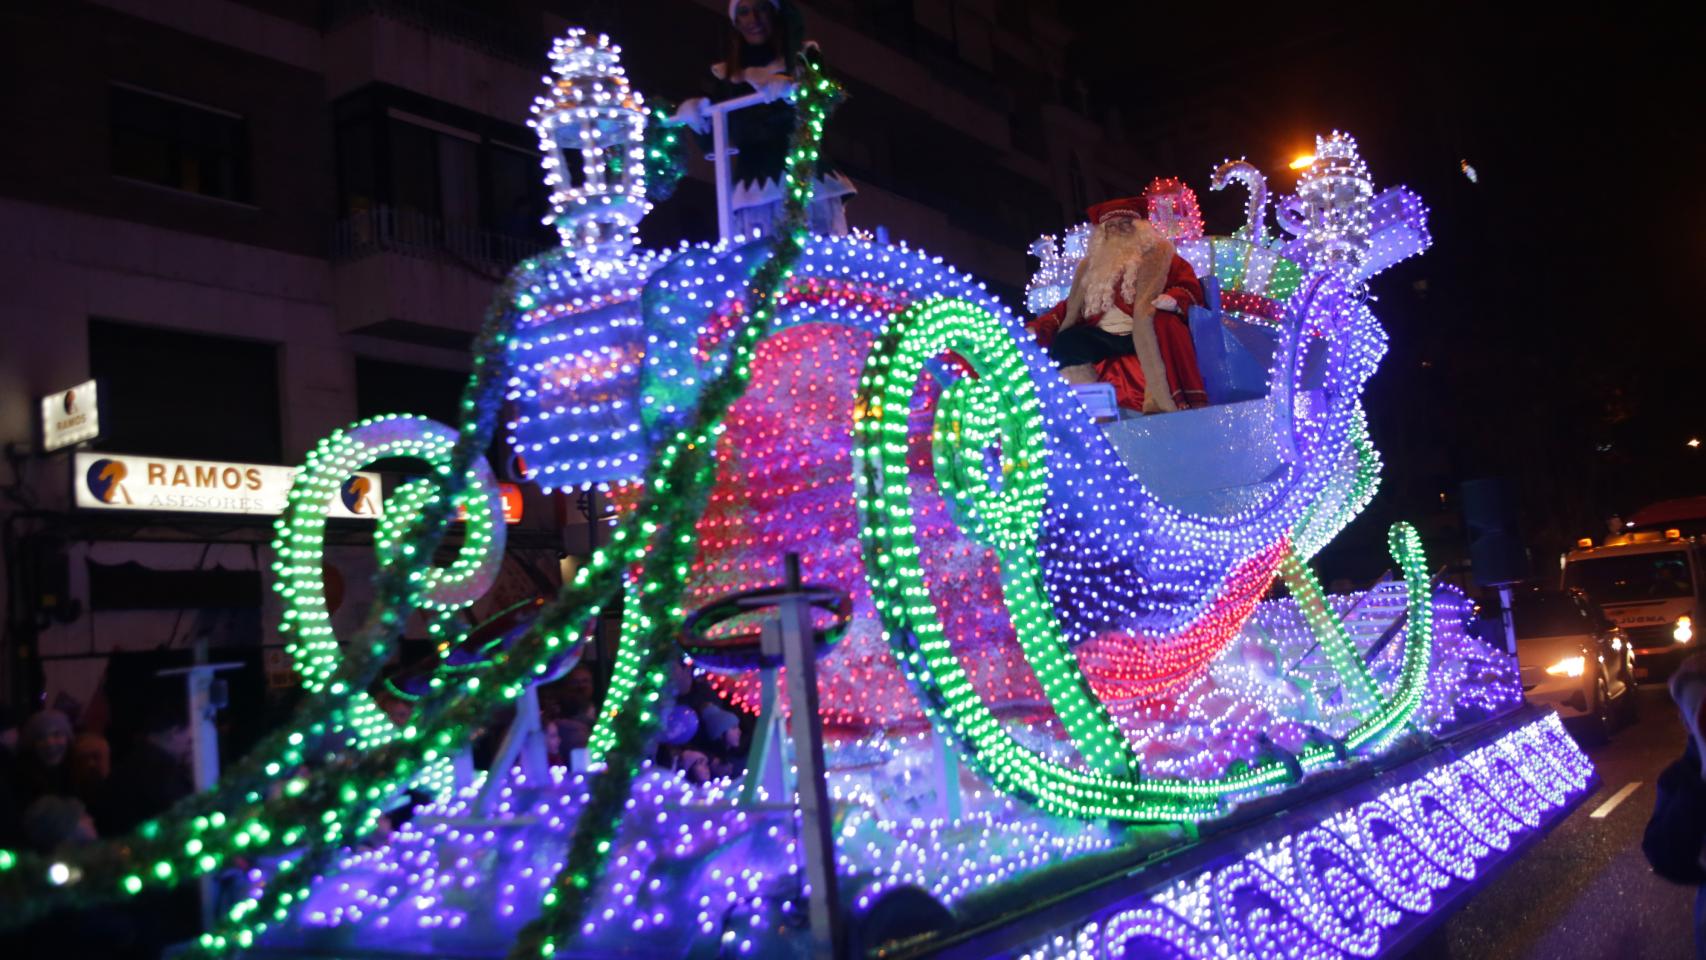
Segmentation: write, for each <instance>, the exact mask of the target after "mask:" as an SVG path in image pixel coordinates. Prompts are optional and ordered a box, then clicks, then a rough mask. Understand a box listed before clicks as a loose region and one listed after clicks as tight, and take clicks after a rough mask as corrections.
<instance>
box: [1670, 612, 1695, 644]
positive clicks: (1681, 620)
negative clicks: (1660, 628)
mask: <svg viewBox="0 0 1706 960" xmlns="http://www.w3.org/2000/svg"><path fill="white" fill-rule="evenodd" d="M1670 635H1671V639H1673V640H1675V641H1676V642H1677V643H1687V642H1688V641H1690V640H1693V639H1694V620H1693V618H1691V617H1688V616H1686V615H1685V616H1680V617H1677V618H1676V626H1675V627H1674V628H1673V629H1672V630H1671V632H1670Z"/></svg>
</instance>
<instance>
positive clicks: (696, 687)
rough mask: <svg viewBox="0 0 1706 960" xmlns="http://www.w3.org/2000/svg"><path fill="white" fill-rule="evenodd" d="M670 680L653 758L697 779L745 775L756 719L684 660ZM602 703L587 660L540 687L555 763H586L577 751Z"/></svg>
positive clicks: (541, 707)
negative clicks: (670, 699) (724, 698)
mask: <svg viewBox="0 0 1706 960" xmlns="http://www.w3.org/2000/svg"><path fill="white" fill-rule="evenodd" d="M671 680H672V689H673V690H674V691H675V702H674V704H673V705H672V706H671V707H670V708H669V709H668V710H667V711H666V712H665V714H664V723H663V729H662V730H661V732H660V735H659V737H658V746H657V752H656V753H655V754H654V755H653V757H652V760H653V762H654V763H655V764H657V765H658V766H660V767H663V768H665V769H668V770H676V771H679V772H680V773H681V774H682V775H683V776H685V777H686V778H687V779H688V780H689V781H691V782H693V783H705V782H706V781H708V780H712V779H717V778H722V777H738V776H740V775H741V774H742V773H743V772H745V769H746V754H747V746H748V744H749V743H750V741H751V734H752V720H751V718H749V717H745V716H743V715H742V714H740V713H739V712H737V711H735V710H733V709H731V708H730V707H729V706H727V705H725V704H724V703H723V702H722V701H721V700H720V699H719V698H718V697H717V694H716V693H715V691H713V690H712V689H711V686H710V684H709V683H707V682H706V681H705V679H704V678H703V677H695V676H693V673H692V671H691V670H690V669H688V668H687V667H686V665H685V664H683V665H680V666H678V668H677V669H676V671H675V674H674V676H673V677H672V678H671ZM602 702H603V696H602V691H601V690H600V689H599V684H598V678H597V676H596V675H595V674H594V672H593V670H592V668H591V667H590V666H588V665H585V664H582V665H580V666H577V667H575V668H574V669H573V670H570V671H569V673H568V675H567V676H565V677H564V678H563V679H562V680H561V681H559V682H558V683H556V684H552V685H549V686H546V687H544V688H542V689H541V690H540V693H539V710H540V719H541V721H542V723H543V725H544V731H545V745H546V749H547V751H548V752H549V754H550V759H551V763H552V764H554V765H556V764H561V765H564V766H569V767H571V768H572V767H576V766H577V765H578V764H580V763H583V762H584V755H583V757H582V758H579V759H577V756H576V751H577V750H584V748H585V747H586V745H587V741H588V739H589V738H590V737H591V735H592V729H593V727H594V726H595V725H596V724H597V721H598V710H599V707H600V705H601V704H602Z"/></svg>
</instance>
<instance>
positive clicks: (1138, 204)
mask: <svg viewBox="0 0 1706 960" xmlns="http://www.w3.org/2000/svg"><path fill="white" fill-rule="evenodd" d="M1085 213H1086V214H1088V215H1089V217H1090V222H1091V223H1093V224H1095V225H1096V226H1101V225H1102V224H1104V223H1107V222H1108V221H1109V220H1113V219H1115V218H1116V217H1134V218H1141V217H1142V216H1143V213H1144V203H1143V198H1142V197H1122V198H1121V199H1119V200H1105V201H1103V202H1101V203H1098V204H1096V205H1095V206H1093V207H1091V208H1090V209H1089V210H1086V211H1085Z"/></svg>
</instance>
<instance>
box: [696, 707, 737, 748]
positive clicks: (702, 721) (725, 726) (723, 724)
mask: <svg viewBox="0 0 1706 960" xmlns="http://www.w3.org/2000/svg"><path fill="white" fill-rule="evenodd" d="M738 726H740V718H739V717H737V716H735V715H734V714H732V713H730V712H728V711H727V710H724V709H723V708H722V707H719V706H717V705H715V704H712V705H710V706H707V707H706V708H705V709H703V710H701V711H699V729H701V730H703V731H705V735H706V736H707V737H709V738H711V739H712V740H719V739H721V738H722V736H723V734H725V733H728V732H729V731H730V730H732V729H734V728H735V727H738Z"/></svg>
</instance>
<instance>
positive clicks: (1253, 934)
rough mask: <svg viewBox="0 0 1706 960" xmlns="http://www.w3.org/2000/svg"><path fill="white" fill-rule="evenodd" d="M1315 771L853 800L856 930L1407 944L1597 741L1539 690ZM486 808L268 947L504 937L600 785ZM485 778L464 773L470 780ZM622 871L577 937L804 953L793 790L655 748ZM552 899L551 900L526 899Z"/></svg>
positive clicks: (918, 950)
mask: <svg viewBox="0 0 1706 960" xmlns="http://www.w3.org/2000/svg"><path fill="white" fill-rule="evenodd" d="M1423 740H1424V738H1416V740H1415V741H1413V742H1412V743H1411V744H1410V745H1409V746H1408V747H1407V748H1405V749H1400V750H1398V751H1395V752H1393V753H1391V754H1388V755H1386V756H1383V757H1381V758H1379V759H1377V760H1374V761H1371V762H1367V763H1361V764H1356V765H1354V766H1352V767H1349V768H1346V769H1342V770H1339V771H1336V772H1331V773H1327V774H1320V775H1316V776H1312V777H1310V778H1308V779H1307V780H1305V781H1304V782H1303V783H1302V784H1299V785H1297V786H1295V787H1293V788H1292V789H1290V790H1288V791H1285V792H1284V793H1281V794H1278V795H1275V796H1271V797H1268V798H1265V799H1260V800H1256V801H1253V802H1246V803H1244V804H1241V805H1239V806H1238V807H1237V809H1236V810H1235V811H1233V812H1232V813H1231V814H1230V815H1229V816H1228V817H1226V818H1224V819H1222V820H1220V821H1216V822H1214V823H1212V824H1205V825H1203V826H1202V827H1201V828H1200V830H1199V831H1196V832H1195V833H1194V835H1193V832H1192V831H1188V830H1185V829H1181V828H1177V827H1167V828H1160V827H1156V828H1142V829H1136V830H1129V831H1119V830H1116V829H1113V828H1110V827H1108V826H1106V825H1100V824H1087V823H1080V822H1075V821H1069V820H1060V819H1054V818H1047V817H1040V816H1038V815H1036V814H1035V813H1033V812H1031V811H1030V810H1029V809H1028V808H1026V807H1024V806H1023V805H1022V804H1016V803H1014V802H1012V801H1005V800H1001V799H998V798H993V797H990V796H987V795H979V796H968V797H967V801H968V806H972V807H982V809H979V810H977V811H976V812H971V813H967V814H966V815H965V816H964V817H963V818H962V819H961V820H958V821H954V822H949V821H946V820H942V819H936V820H925V819H918V820H913V821H910V822H908V823H897V822H893V821H885V820H882V819H880V818H879V817H877V816H875V815H873V814H872V813H871V807H870V805H869V804H870V803H871V801H872V798H870V797H861V796H857V795H851V796H844V797H843V798H842V799H843V800H844V802H845V805H844V806H843V808H842V810H841V815H840V816H839V817H838V819H837V829H838V834H837V836H838V840H839V848H840V851H841V853H840V856H839V860H840V868H841V873H842V875H843V877H844V880H845V882H844V887H843V900H844V909H845V910H846V913H847V916H848V917H849V918H850V922H849V924H848V926H849V930H850V936H851V937H852V940H853V943H852V944H851V945H850V946H851V947H852V949H851V950H850V951H849V952H848V953H847V954H846V955H847V956H865V955H866V952H865V951H867V950H870V949H873V948H876V947H878V946H879V945H883V944H885V943H886V944H887V948H886V949H885V950H884V953H883V955H884V956H887V957H922V956H944V957H955V958H981V957H1023V958H1026V960H1044V958H1061V960H1066V958H1071V960H1089V958H1101V957H1110V958H1111V957H1228V956H1235V957H1273V956H1295V957H1311V958H1329V957H1341V956H1346V957H1348V956H1359V957H1369V956H1377V955H1395V954H1396V953H1399V952H1401V951H1402V950H1404V949H1408V948H1409V947H1410V946H1412V945H1414V943H1415V941H1416V940H1417V939H1419V938H1420V937H1421V936H1423V935H1425V934H1426V932H1428V931H1429V930H1430V929H1431V928H1432V927H1433V926H1434V925H1435V924H1436V923H1437V922H1438V921H1439V920H1440V919H1442V918H1443V917H1444V916H1445V915H1446V914H1448V913H1449V912H1450V911H1451V909H1453V908H1454V907H1455V906H1456V905H1458V904H1459V903H1460V902H1461V901H1462V900H1463V899H1464V898H1466V897H1467V896H1469V895H1470V894H1471V893H1473V892H1474V891H1475V890H1476V889H1477V888H1478V887H1479V885H1480V884H1481V883H1482V882H1483V881H1484V880H1485V878H1486V877H1487V876H1488V875H1489V874H1490V873H1492V872H1493V871H1495V870H1497V869H1498V868H1499V867H1500V866H1502V865H1503V864H1504V863H1505V862H1507V861H1509V860H1512V859H1514V858H1515V857H1516V856H1517V855H1518V854H1519V853H1520V851H1521V850H1522V849H1523V848H1524V847H1525V846H1526V845H1527V844H1528V843H1529V842H1530V841H1532V840H1534V839H1537V838H1538V837H1540V836H1541V835H1543V834H1544V833H1545V831H1546V830H1547V829H1549V828H1550V827H1551V826H1552V825H1553V824H1554V823H1556V822H1557V821H1558V820H1560V819H1561V818H1562V817H1563V816H1565V815H1566V814H1567V813H1568V811H1569V810H1570V809H1571V808H1572V807H1574V806H1575V805H1576V804H1577V803H1579V802H1580V801H1581V800H1582V799H1583V798H1584V797H1585V796H1587V794H1588V791H1589V789H1590V787H1591V785H1592V783H1593V782H1594V780H1595V774H1594V771H1593V768H1592V765H1591V763H1590V762H1589V761H1588V759H1587V757H1586V756H1585V755H1584V754H1583V753H1582V751H1581V750H1580V749H1579V748H1578V747H1577V746H1576V744H1575V742H1574V741H1573V740H1572V739H1571V738H1570V737H1569V736H1568V735H1567V734H1566V733H1565V732H1564V729H1563V727H1562V724H1561V723H1560V722H1559V720H1558V718H1557V716H1556V715H1555V714H1552V713H1550V712H1541V711H1538V710H1536V709H1534V708H1529V707H1522V708H1518V709H1517V710H1514V711H1511V712H1508V713H1506V714H1504V715H1502V716H1500V717H1496V718H1493V719H1490V720H1485V721H1482V722H1479V723H1476V724H1474V725H1471V726H1469V727H1467V728H1465V729H1461V730H1459V731H1457V732H1456V733H1454V734H1452V735H1450V736H1448V737H1445V738H1439V739H1434V738H1426V741H1427V742H1423ZM553 780H555V781H557V782H556V783H554V784H553V785H552V786H549V787H543V788H541V787H539V786H529V785H527V784H525V783H519V784H517V785H516V786H515V787H514V788H513V789H510V790H506V791H505V796H504V799H503V801H502V803H501V805H500V807H499V809H498V810H497V811H496V812H495V813H494V815H493V816H492V817H490V818H487V819H474V818H470V817H468V816H467V813H468V808H467V802H466V800H458V801H454V802H452V803H451V804H448V805H447V806H445V807H443V808H428V809H425V810H423V811H421V812H420V814H418V815H417V818H416V820H415V822H414V823H413V824H411V825H410V826H409V827H408V828H406V829H404V830H402V831H399V833H398V834H397V835H396V836H395V837H394V839H393V841H392V843H391V845H390V846H388V847H386V848H381V849H375V850H371V851H367V852H362V853H356V854H353V855H351V856H350V857H348V858H347V859H346V860H345V861H344V863H343V865H342V868H341V869H340V870H338V871H336V873H335V874H334V875H333V876H331V877H328V878H326V879H324V880H322V881H321V882H320V883H319V884H318V885H317V886H316V889H315V891H314V892H313V893H312V894H311V895H310V897H309V899H308V902H307V903H306V904H304V906H303V908H302V909H301V911H300V912H299V913H298V914H297V918H296V920H295V922H294V923H293V925H292V926H290V927H288V928H285V929H281V930H278V931H276V932H275V935H274V936H272V937H270V938H269V945H268V947H267V948H265V949H264V950H261V951H258V953H260V954H261V955H265V956H273V957H311V956H314V957H318V956H326V957H330V956H336V957H341V958H345V960H357V958H377V957H390V956H404V955H412V956H436V957H485V956H503V955H504V954H505V953H506V951H507V949H508V947H509V945H510V944H511V943H512V941H513V937H514V934H515V931H516V930H517V929H519V927H520V926H521V924H522V923H523V922H524V921H525V919H526V918H527V917H526V915H527V914H530V913H531V912H532V911H531V909H530V905H534V904H536V903H537V901H538V895H539V891H540V890H541V889H542V888H543V887H544V886H545V885H546V884H547V883H548V882H549V880H550V878H551V877H553V876H554V875H555V874H556V873H557V871H558V869H559V868H560V865H561V861H560V859H556V858H560V856H561V853H562V841H561V838H562V837H563V835H564V831H563V826H564V824H565V823H566V822H567V821H568V820H569V819H571V818H572V817H573V816H574V815H575V812H576V810H577V808H578V807H579V805H580V803H581V802H583V795H582V794H581V793H580V791H579V789H577V788H578V786H579V785H580V783H581V779H580V777H578V776H574V775H565V774H564V772H563V771H562V770H561V769H559V770H557V771H556V772H555V774H554V776H553ZM471 793H472V792H471V791H470V792H469V794H468V795H470V796H471ZM632 812H633V816H632V817H631V818H630V820H629V824H630V827H629V828H626V829H624V831H623V836H622V838H621V841H620V843H621V846H622V847H623V848H624V852H623V853H622V854H620V855H618V856H617V857H615V858H614V859H613V861H612V863H613V868H612V870H611V873H610V874H609V875H608V876H607V878H606V883H607V885H608V886H609V888H610V889H609V891H608V895H607V896H605V897H604V898H602V899H603V902H602V903H601V904H600V905H599V908H598V910H597V911H596V912H595V913H594V914H593V919H592V920H591V921H590V922H589V923H588V924H587V926H586V928H585V929H584V930H583V936H582V937H581V938H580V941H579V942H578V943H577V944H576V945H575V946H574V947H572V948H570V949H569V950H567V951H566V952H565V953H563V954H560V955H563V956H571V957H664V956H668V957H686V958H701V957H702V958H712V957H747V956H752V957H804V956H807V955H808V954H809V949H810V944H809V937H808V936H807V932H806V924H805V920H804V913H805V908H804V897H803V895H802V894H803V891H802V886H803V879H802V877H803V872H804V870H803V866H802V864H801V863H800V861H799V858H798V856H797V853H796V845H795V840H794V837H795V823H794V820H795V815H794V814H793V813H792V812H791V811H786V810H781V809H775V808H772V809H768V810H739V809H737V808H735V807H734V806H733V805H732V804H731V803H730V795H729V792H728V791H727V789H726V788H719V787H717V786H712V787H709V788H694V787H689V786H687V785H686V784H684V783H683V782H681V781H680V780H678V779H676V778H675V777H674V776H673V775H669V774H664V773H661V772H653V773H651V774H649V775H647V776H645V777H643V778H642V780H641V781H640V784H639V786H638V788H637V790H636V792H635V796H634V801H633V811H632ZM535 909H536V908H535Z"/></svg>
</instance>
